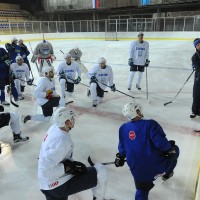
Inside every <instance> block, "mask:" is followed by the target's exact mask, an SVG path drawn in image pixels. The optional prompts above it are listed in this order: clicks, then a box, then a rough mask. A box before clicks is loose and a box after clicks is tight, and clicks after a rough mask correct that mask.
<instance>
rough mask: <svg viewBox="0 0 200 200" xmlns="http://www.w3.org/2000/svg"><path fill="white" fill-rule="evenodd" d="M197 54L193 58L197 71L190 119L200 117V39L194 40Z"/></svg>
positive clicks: (193, 64)
mask: <svg viewBox="0 0 200 200" xmlns="http://www.w3.org/2000/svg"><path fill="white" fill-rule="evenodd" d="M193 43H194V47H195V48H196V52H195V54H194V55H193V56H192V66H193V70H194V71H195V75H194V85H193V103H192V114H191V115H190V118H194V117H195V116H196V115H200V38H196V39H195V40H194V42H193Z"/></svg>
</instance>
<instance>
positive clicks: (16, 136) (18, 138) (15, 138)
mask: <svg viewBox="0 0 200 200" xmlns="http://www.w3.org/2000/svg"><path fill="white" fill-rule="evenodd" d="M28 140H29V137H22V136H21V134H15V133H13V141H14V143H18V142H25V141H28Z"/></svg>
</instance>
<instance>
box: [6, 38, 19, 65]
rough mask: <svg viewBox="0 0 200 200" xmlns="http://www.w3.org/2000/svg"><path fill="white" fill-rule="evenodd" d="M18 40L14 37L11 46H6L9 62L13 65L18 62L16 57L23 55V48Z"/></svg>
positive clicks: (8, 44)
mask: <svg viewBox="0 0 200 200" xmlns="http://www.w3.org/2000/svg"><path fill="white" fill-rule="evenodd" d="M17 42H18V39H17V38H16V37H15V36H14V37H12V39H11V44H10V43H7V44H5V47H6V50H7V51H8V56H9V60H11V61H12V63H15V62H16V57H17V56H20V55H21V48H20V46H19V45H18V44H17Z"/></svg>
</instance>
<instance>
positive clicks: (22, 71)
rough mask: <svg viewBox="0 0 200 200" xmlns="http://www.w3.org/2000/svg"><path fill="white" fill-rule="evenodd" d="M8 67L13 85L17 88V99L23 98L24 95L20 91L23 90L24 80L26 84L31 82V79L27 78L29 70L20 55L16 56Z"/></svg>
mask: <svg viewBox="0 0 200 200" xmlns="http://www.w3.org/2000/svg"><path fill="white" fill-rule="evenodd" d="M10 68H11V71H12V76H13V77H12V78H13V80H14V83H15V87H16V88H17V92H18V98H19V100H23V99H24V97H23V95H22V93H23V92H24V88H25V82H27V84H28V85H31V84H32V80H31V79H30V78H29V75H30V71H29V68H28V65H27V64H26V63H24V59H23V58H22V57H21V56H17V57H16V63H13V64H11V66H10ZM25 78H26V81H25Z"/></svg>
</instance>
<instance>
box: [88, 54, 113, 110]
mask: <svg viewBox="0 0 200 200" xmlns="http://www.w3.org/2000/svg"><path fill="white" fill-rule="evenodd" d="M87 77H88V78H90V93H91V98H92V104H93V107H96V106H97V104H99V103H101V101H102V98H103V97H104V89H105V88H106V86H107V84H108V83H109V86H110V88H111V91H113V92H115V91H116V88H115V84H113V71H112V68H111V67H110V66H109V65H106V59H105V58H103V57H101V58H99V60H98V65H95V66H94V67H93V68H92V69H91V70H89V71H88V73H87Z"/></svg>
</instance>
